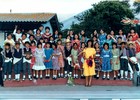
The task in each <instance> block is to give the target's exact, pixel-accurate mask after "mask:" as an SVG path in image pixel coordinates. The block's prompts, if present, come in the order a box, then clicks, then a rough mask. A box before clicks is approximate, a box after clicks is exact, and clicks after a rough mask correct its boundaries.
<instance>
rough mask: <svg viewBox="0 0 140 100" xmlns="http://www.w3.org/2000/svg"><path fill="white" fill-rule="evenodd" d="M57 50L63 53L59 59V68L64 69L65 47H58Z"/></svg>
mask: <svg viewBox="0 0 140 100" xmlns="http://www.w3.org/2000/svg"><path fill="white" fill-rule="evenodd" d="M57 48H58V50H59V51H60V52H61V54H60V56H59V58H58V62H59V66H60V68H63V67H64V57H63V54H64V46H62V45H58V46H57Z"/></svg>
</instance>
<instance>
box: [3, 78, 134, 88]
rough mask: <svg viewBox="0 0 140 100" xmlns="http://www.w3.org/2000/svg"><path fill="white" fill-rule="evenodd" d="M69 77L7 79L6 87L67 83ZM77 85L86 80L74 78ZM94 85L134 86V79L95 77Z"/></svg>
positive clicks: (82, 83)
mask: <svg viewBox="0 0 140 100" xmlns="http://www.w3.org/2000/svg"><path fill="white" fill-rule="evenodd" d="M66 83H67V79H65V78H59V79H57V80H52V79H42V80H40V79H38V80H32V81H30V80H28V79H26V80H24V81H22V80H20V81H19V82H17V81H14V80H11V81H9V80H6V81H5V82H4V85H5V87H28V86H48V85H66ZM74 83H75V85H84V84H85V80H84V79H75V80H74ZM92 85H94V86H133V83H132V81H129V80H102V79H99V80H96V79H93V81H92Z"/></svg>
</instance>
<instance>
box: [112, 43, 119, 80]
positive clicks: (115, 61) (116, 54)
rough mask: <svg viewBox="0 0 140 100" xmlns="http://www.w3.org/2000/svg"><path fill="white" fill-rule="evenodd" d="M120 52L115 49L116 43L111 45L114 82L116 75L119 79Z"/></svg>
mask: <svg viewBox="0 0 140 100" xmlns="http://www.w3.org/2000/svg"><path fill="white" fill-rule="evenodd" d="M119 55H120V50H119V49H118V48H117V43H113V44H112V56H113V57H112V70H113V73H114V80H116V74H117V76H118V78H120V74H119V70H120V59H119Z"/></svg>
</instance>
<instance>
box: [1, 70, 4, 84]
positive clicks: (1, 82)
mask: <svg viewBox="0 0 140 100" xmlns="http://www.w3.org/2000/svg"><path fill="white" fill-rule="evenodd" d="M0 85H1V86H4V84H3V77H2V71H0Z"/></svg>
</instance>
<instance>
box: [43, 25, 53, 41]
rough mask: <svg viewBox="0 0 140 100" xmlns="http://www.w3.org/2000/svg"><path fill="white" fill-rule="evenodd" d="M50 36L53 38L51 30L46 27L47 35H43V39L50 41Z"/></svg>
mask: <svg viewBox="0 0 140 100" xmlns="http://www.w3.org/2000/svg"><path fill="white" fill-rule="evenodd" d="M50 36H52V34H51V33H50V28H49V27H45V33H44V34H43V35H42V38H43V39H44V38H47V39H49V38H50Z"/></svg>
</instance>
